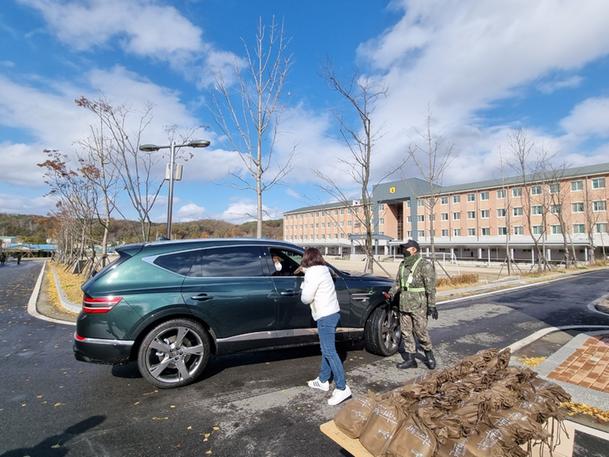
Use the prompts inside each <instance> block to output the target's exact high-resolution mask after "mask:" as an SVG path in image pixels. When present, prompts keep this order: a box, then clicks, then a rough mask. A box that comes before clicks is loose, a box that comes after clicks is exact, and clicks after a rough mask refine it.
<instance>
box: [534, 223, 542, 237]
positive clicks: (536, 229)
mask: <svg viewBox="0 0 609 457" xmlns="http://www.w3.org/2000/svg"><path fill="white" fill-rule="evenodd" d="M542 233H543V230H542V226H541V225H534V226H533V235H541V234H542Z"/></svg>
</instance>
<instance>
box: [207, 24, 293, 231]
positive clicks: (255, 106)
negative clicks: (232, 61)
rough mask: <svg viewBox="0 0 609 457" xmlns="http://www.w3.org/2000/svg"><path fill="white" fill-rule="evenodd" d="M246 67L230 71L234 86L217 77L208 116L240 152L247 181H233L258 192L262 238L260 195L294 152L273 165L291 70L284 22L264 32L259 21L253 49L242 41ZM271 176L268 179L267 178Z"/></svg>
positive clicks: (282, 173)
mask: <svg viewBox="0 0 609 457" xmlns="http://www.w3.org/2000/svg"><path fill="white" fill-rule="evenodd" d="M243 45H244V48H245V54H246V60H247V65H246V68H245V69H243V70H242V69H241V68H240V67H239V66H238V65H235V67H234V76H235V79H236V81H237V84H235V85H229V84H228V83H227V82H226V81H225V80H224V79H223V78H222V77H221V76H219V77H218V78H217V80H216V84H215V93H214V95H213V97H212V102H213V106H212V110H211V111H212V115H213V116H214V119H215V121H216V124H217V125H218V126H219V128H220V129H221V131H222V133H224V135H225V136H226V138H227V139H228V141H229V143H230V144H231V145H232V147H233V148H235V150H236V151H237V152H238V153H239V157H240V158H241V161H242V163H243V166H244V167H245V170H246V172H247V173H246V174H247V176H243V175H241V174H239V173H234V174H233V176H234V177H235V178H236V179H237V180H238V181H239V182H240V183H241V184H242V186H243V188H244V189H249V190H253V191H255V192H256V221H257V223H256V236H257V237H258V238H261V237H262V218H263V212H264V211H263V203H262V200H263V194H264V192H265V191H267V190H269V189H270V188H271V187H272V186H273V185H275V184H276V183H278V182H280V181H281V179H282V178H283V177H284V176H285V175H286V174H287V173H288V172H289V171H290V169H291V163H292V158H293V156H294V150H292V152H291V154H290V155H289V157H288V158H287V160H286V161H285V163H283V164H281V165H276V164H275V163H274V161H273V154H274V147H275V141H276V138H277V132H278V125H279V118H280V114H281V111H282V105H281V101H280V98H281V94H282V91H283V88H284V85H285V81H286V78H287V75H288V71H289V69H290V66H291V60H292V59H291V56H290V55H288V54H287V45H288V40H287V39H286V36H285V30H284V26H283V23H282V24H277V23H276V22H275V18H274V17H273V19H272V21H271V25H270V26H269V27H266V26H265V25H264V24H263V23H262V18H260V20H259V23H258V30H257V33H256V40H255V44H254V46H253V47H250V46H248V45H247V44H246V42H245V41H243ZM267 173H270V174H271V176H269V177H268V178H267V177H266V174H267Z"/></svg>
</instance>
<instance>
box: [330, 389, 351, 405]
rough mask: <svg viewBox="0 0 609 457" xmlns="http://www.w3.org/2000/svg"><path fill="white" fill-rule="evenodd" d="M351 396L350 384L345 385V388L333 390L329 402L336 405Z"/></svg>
mask: <svg viewBox="0 0 609 457" xmlns="http://www.w3.org/2000/svg"><path fill="white" fill-rule="evenodd" d="M350 396H351V389H349V386H345V388H344V389H343V390H340V389H334V391H333V392H332V396H331V397H330V398H329V399H328V404H329V405H330V406H336V405H338V404H339V403H342V402H343V401H345V400H346V399H347V398H349V397H350Z"/></svg>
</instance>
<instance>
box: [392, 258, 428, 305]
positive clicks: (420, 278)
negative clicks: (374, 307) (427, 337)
mask: <svg viewBox="0 0 609 457" xmlns="http://www.w3.org/2000/svg"><path fill="white" fill-rule="evenodd" d="M417 257H419V254H417ZM413 269H414V272H412V271H411V270H410V269H409V268H408V267H407V266H406V265H405V264H404V261H402V262H401V263H400V267H399V268H398V273H397V275H396V279H395V284H394V285H393V287H392V288H391V290H389V295H391V297H392V298H393V297H394V296H395V294H397V293H399V294H400V311H402V312H418V311H423V312H427V308H433V307H435V306H436V272H435V270H434V268H433V265H432V264H431V262H429V261H427V260H425V259H423V258H421V260H420V261H419V263H418V265H416V266H413ZM411 273H412V281H411V282H410V284H407V283H408V277H409V275H410V274H411Z"/></svg>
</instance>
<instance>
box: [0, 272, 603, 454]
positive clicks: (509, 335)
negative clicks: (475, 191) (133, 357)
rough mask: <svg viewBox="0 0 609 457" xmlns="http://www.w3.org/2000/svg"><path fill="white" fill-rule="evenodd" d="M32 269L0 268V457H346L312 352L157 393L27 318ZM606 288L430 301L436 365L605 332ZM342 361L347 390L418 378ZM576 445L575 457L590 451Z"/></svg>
mask: <svg viewBox="0 0 609 457" xmlns="http://www.w3.org/2000/svg"><path fill="white" fill-rule="evenodd" d="M40 267H41V264H40V263H37V262H27V263H23V264H22V265H20V266H16V265H10V266H7V267H3V268H0V322H1V324H0V341H1V342H2V346H1V348H2V350H1V351H0V368H1V369H0V419H1V422H2V424H3V425H2V436H1V439H0V455H1V456H3V457H4V456H25V455H29V456H32V457H33V456H51V457H55V456H66V455H69V456H166V455H173V456H192V455H214V456H231V457H233V456H249V455H252V456H254V455H256V456H258V455H268V456H311V457H314V456H324V457H330V456H344V455H345V454H344V453H343V451H342V450H341V449H340V448H339V447H338V446H337V445H336V444H335V443H333V442H332V441H330V440H329V439H327V438H326V437H325V436H324V435H322V434H321V433H320V432H319V425H320V424H321V423H323V422H325V421H327V420H329V419H331V418H332V417H333V415H334V414H335V413H336V411H337V408H332V407H329V406H327V404H326V403H325V399H326V396H325V395H324V394H323V393H322V392H317V391H315V392H310V390H309V389H308V388H307V387H306V385H305V383H306V380H308V379H312V378H314V377H315V376H316V375H317V370H318V364H319V358H320V357H319V349H318V348H316V347H311V348H305V349H290V350H282V351H265V352H253V353H244V354H238V355H232V356H227V357H221V358H217V359H212V361H211V363H210V366H209V369H208V370H207V371H206V374H205V376H204V378H203V379H201V380H200V381H198V382H197V383H195V384H193V385H191V386H187V387H184V388H181V389H173V390H158V389H155V388H154V387H152V386H150V385H149V384H148V383H146V382H145V381H144V380H143V379H142V378H141V377H140V376H139V374H138V372H137V369H136V367H135V366H133V365H127V366H123V367H110V366H106V365H92V364H86V363H82V362H77V361H76V360H75V359H74V357H73V355H72V334H73V331H74V327H73V326H67V325H62V324H55V323H50V322H45V321H42V320H38V319H35V318H33V317H31V316H29V315H28V314H27V312H26V303H27V301H28V299H29V296H30V293H31V290H32V288H33V285H34V283H35V281H36V277H37V274H38V272H39V271H40ZM608 291H609V271H607V270H602V271H595V272H592V273H587V274H584V275H580V276H577V277H572V278H569V279H565V280H562V281H557V282H554V283H550V284H546V285H541V286H535V287H531V288H527V289H521V290H518V291H512V292H502V293H499V294H495V295H491V296H486V297H482V298H473V299H466V300H460V301H456V302H451V303H444V304H440V305H439V310H440V319H439V320H438V321H433V322H432V325H431V335H432V339H433V341H434V343H435V346H436V353H437V359H438V362H439V365H443V364H444V365H447V364H450V363H453V362H455V361H456V360H458V359H459V358H461V357H462V356H464V355H469V354H472V353H474V352H476V351H478V350H480V349H484V348H488V347H505V346H508V345H510V344H512V343H514V342H515V341H517V340H520V339H521V338H524V337H526V336H528V335H530V334H531V333H533V332H535V331H536V330H539V329H541V328H545V327H548V326H556V325H566V324H595V325H598V324H606V325H609V316H603V315H600V314H595V313H591V312H590V310H588V309H587V305H588V303H590V302H592V301H594V300H595V299H597V298H598V297H600V296H602V295H604V294H606V293H607V292H608ZM342 355H343V356H344V358H345V368H346V371H347V380H348V383H349V384H350V386H351V387H352V389H353V390H354V392H355V393H356V394H365V393H366V392H367V390H368V389H372V390H375V391H384V390H387V389H390V388H393V387H397V386H398V385H400V384H402V383H404V382H405V381H406V380H407V379H409V378H411V377H413V376H416V375H418V374H421V373H423V372H424V371H425V369H424V368H419V369H416V370H407V371H400V370H398V369H396V368H395V367H394V365H395V362H396V361H397V360H398V356H393V357H390V358H381V357H377V356H374V355H371V354H368V353H367V352H365V351H364V350H362V349H361V348H357V347H356V348H344V349H343V350H342ZM583 443H584V444H583V445H582V441H581V440H580V442H579V445H578V446H579V448H581V449H583V451H581V452H584V453H579V454H577V455H579V456H584V455H588V454H586V453H585V452H587V451H586V449H588V448H589V447H587V445H586V444H585V440H584V442H583ZM576 444H577V443H576ZM601 449H603V447H602V446H601ZM595 452H596V451H595ZM589 455H593V454H589ZM597 455H599V456H602V454H597Z"/></svg>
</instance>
